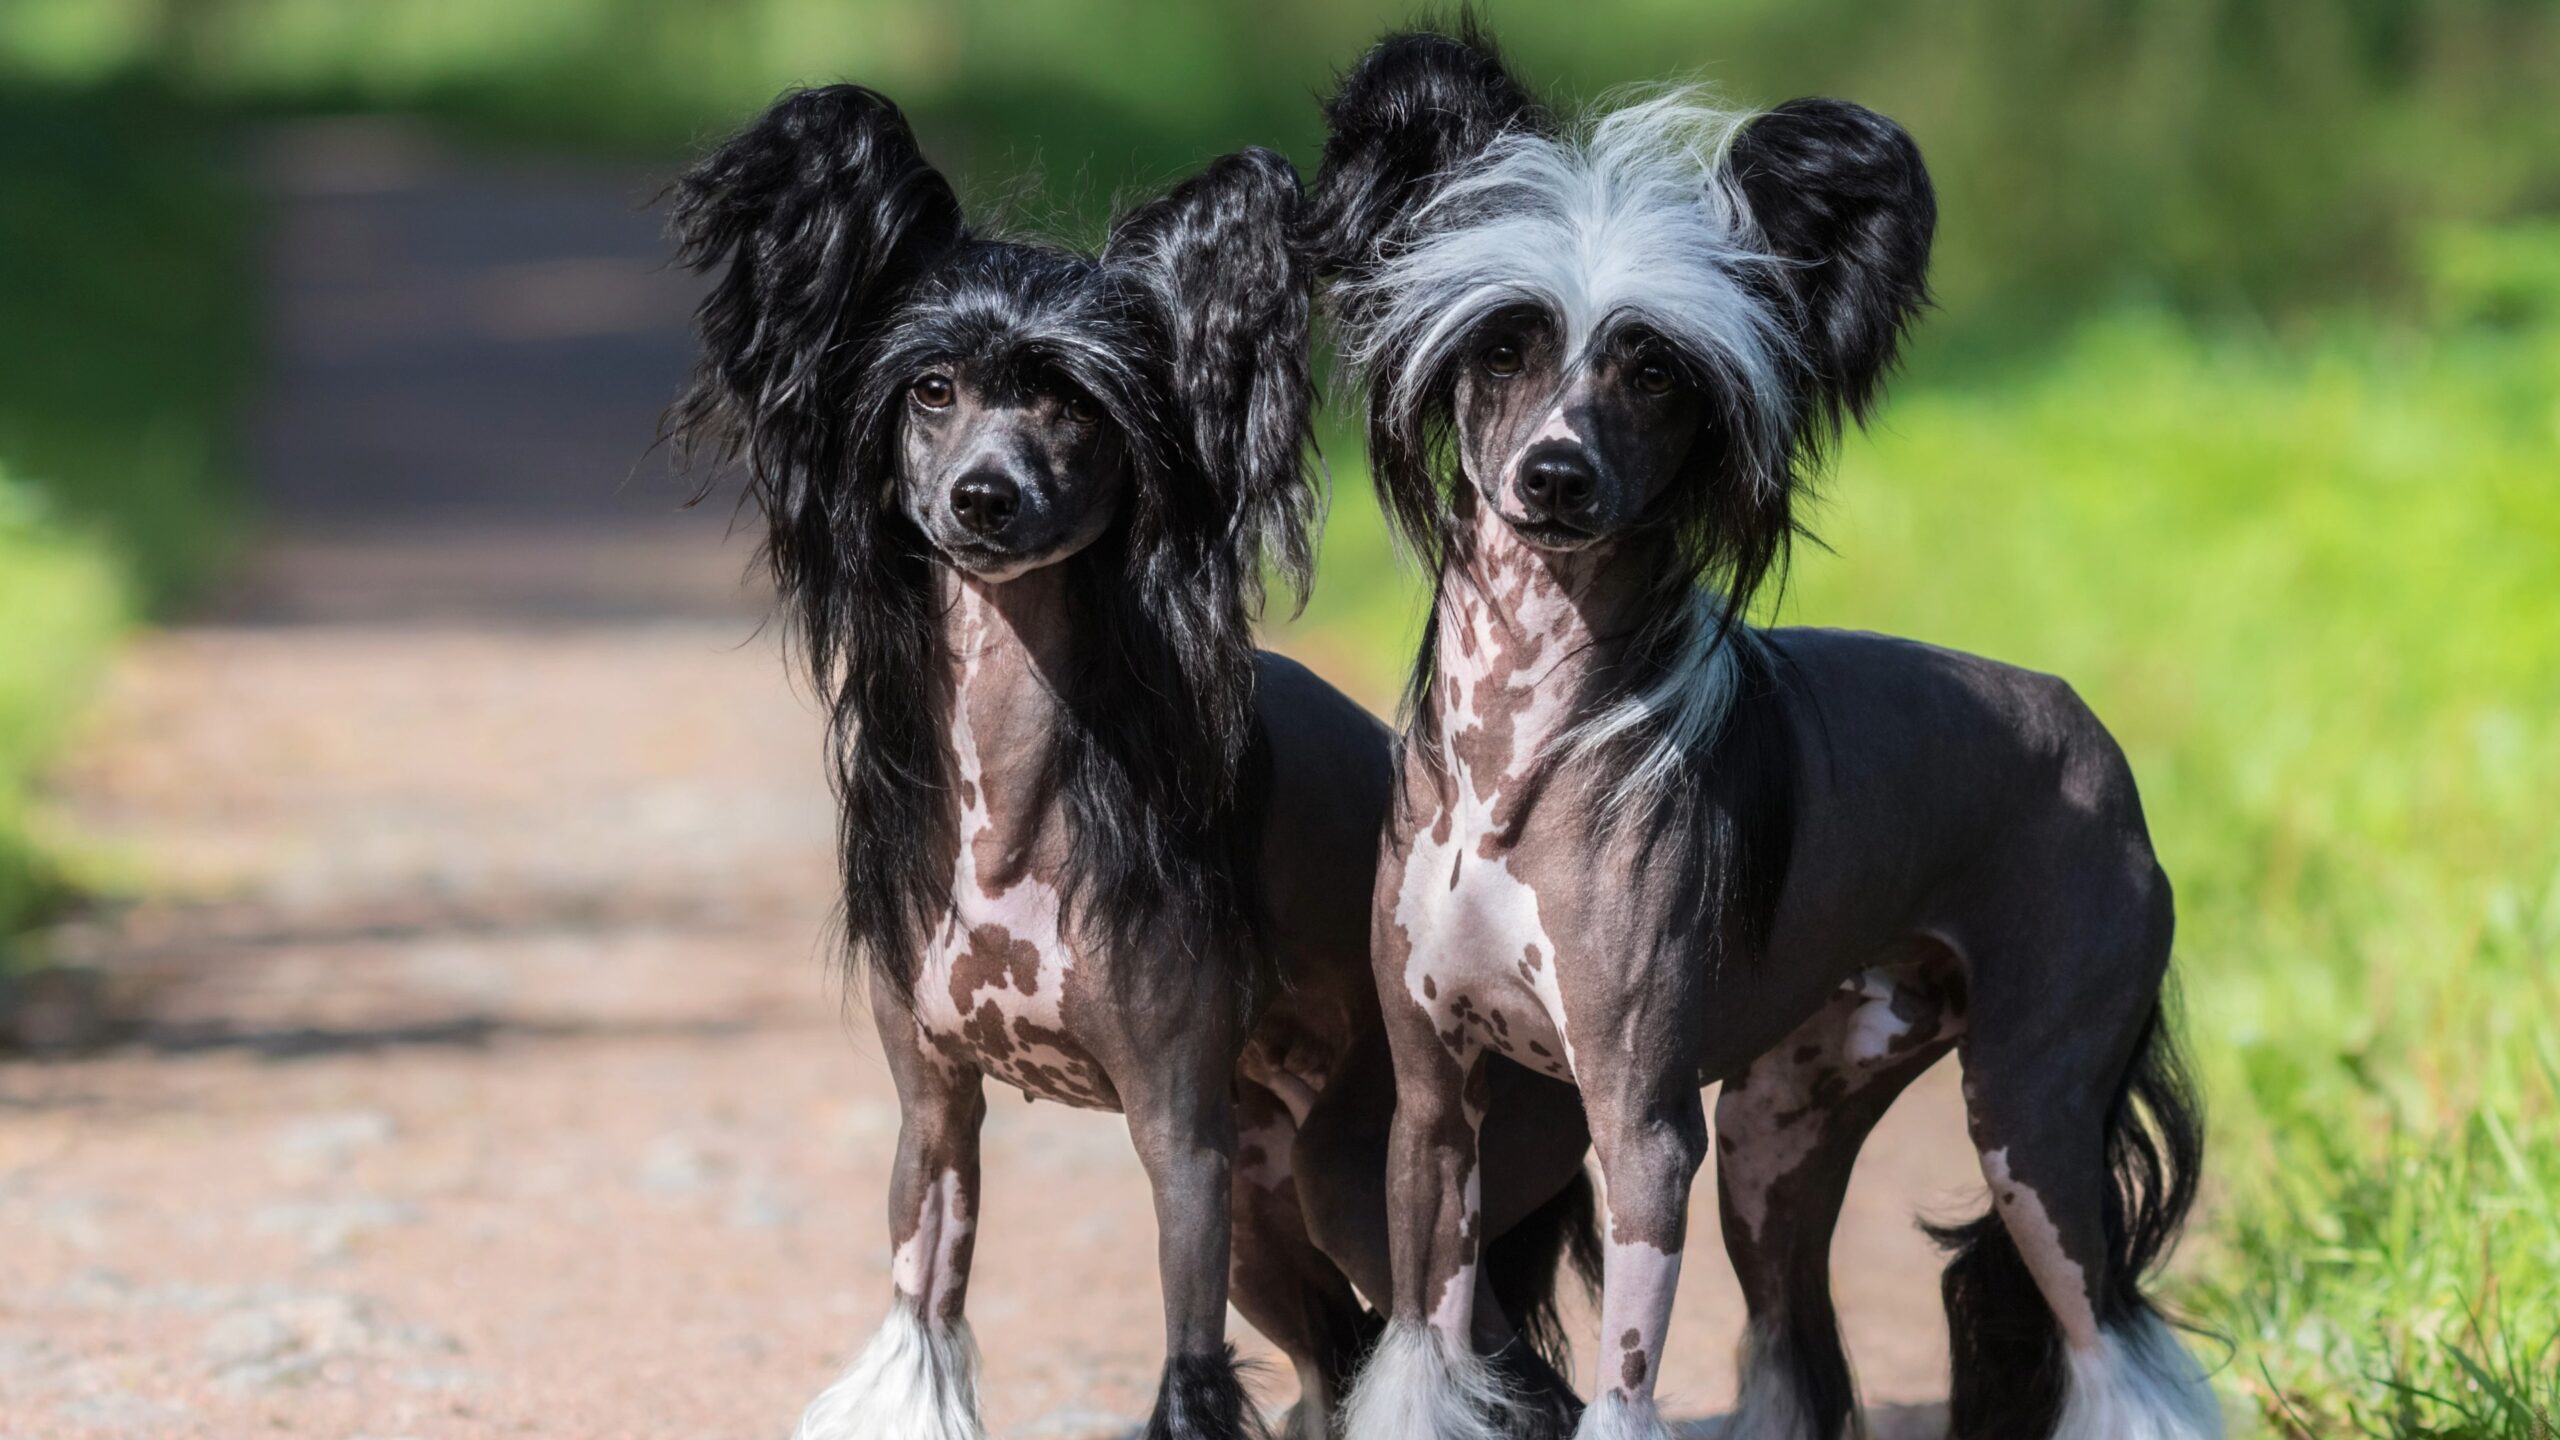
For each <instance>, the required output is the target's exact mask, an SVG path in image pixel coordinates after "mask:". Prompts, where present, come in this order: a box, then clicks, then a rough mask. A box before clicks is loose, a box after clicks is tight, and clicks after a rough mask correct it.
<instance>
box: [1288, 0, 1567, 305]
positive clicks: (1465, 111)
mask: <svg viewBox="0 0 2560 1440" xmlns="http://www.w3.org/2000/svg"><path fill="white" fill-rule="evenodd" d="M1324 118H1325V125H1326V129H1327V131H1328V134H1327V137H1326V139H1325V145H1324V163H1323V166H1322V167H1321V168H1320V169H1319V170H1318V171H1317V173H1316V185H1315V193H1314V196H1313V199H1312V202H1311V203H1310V205H1309V206H1308V214H1307V222H1306V224H1305V226H1304V227H1303V228H1302V230H1301V235H1302V237H1303V238H1302V243H1303V244H1304V245H1305V246H1306V248H1307V250H1308V252H1309V253H1310V254H1311V255H1313V256H1314V258H1315V260H1316V262H1317V264H1318V265H1319V266H1321V267H1322V268H1323V269H1325V270H1326V271H1328V272H1330V271H1333V270H1338V269H1348V270H1352V271H1355V272H1356V271H1358V270H1359V269H1361V268H1362V267H1365V266H1366V265H1368V264H1369V263H1370V262H1371V261H1373V260H1375V259H1376V258H1377V254H1378V246H1379V243H1380V242H1381V241H1383V240H1385V239H1386V238H1387V236H1388V235H1389V234H1390V233H1391V232H1392V231H1393V230H1394V229H1395V226H1396V223H1397V222H1398V221H1399V220H1401V219H1403V218H1404V216H1405V215H1406V214H1407V213H1409V212H1410V211H1411V210H1412V209H1413V207H1414V206H1416V205H1418V204H1420V203H1421V202H1422V201H1424V200H1426V199H1428V198H1429V197H1430V194H1431V191H1432V188H1433V186H1435V185H1436V184H1437V183H1438V182H1439V180H1440V178H1441V177H1443V176H1445V175H1447V174H1448V173H1449V172H1450V171H1451V170H1453V169H1455V168H1457V167H1458V166H1460V165H1463V164H1465V163H1466V162H1467V161H1469V160H1472V159H1474V158H1475V157H1476V156H1477V155H1479V154H1481V153H1483V151H1484V149H1485V147H1486V146H1488V145H1491V144H1492V143H1493V142H1494V140H1495V139H1497V138H1498V137H1500V136H1501V135H1502V134H1504V133H1505V132H1506V131H1511V130H1521V129H1527V130H1544V129H1546V128H1547V127H1548V126H1549V124H1550V123H1551V122H1550V121H1549V118H1548V116H1547V112H1546V109H1545V107H1543V106H1541V105H1540V104H1539V103H1538V101H1537V98H1536V97H1535V96H1533V95H1531V94H1530V93H1529V91H1528V88H1527V87H1526V86H1524V85H1522V84H1521V83H1520V81H1519V79H1518V78H1517V77H1515V76H1514V75H1513V74H1512V73H1511V71H1510V69H1509V68H1508V67H1506V66H1505V65H1504V64H1503V62H1502V53H1501V51H1500V50H1498V49H1497V48H1496V47H1495V45H1494V43H1493V38H1492V37H1491V36H1490V35H1487V34H1486V33H1485V32H1484V31H1483V29H1481V28H1480V27H1479V26H1478V25H1477V24H1476V23H1475V19H1474V17H1473V16H1468V17H1466V19H1465V20H1464V22H1463V23H1462V24H1461V25H1460V26H1459V31H1458V33H1457V34H1456V35H1454V36H1451V35H1440V34H1434V33H1432V32H1429V31H1411V32H1407V33H1404V34H1399V35H1390V36H1388V37H1387V38H1386V39H1384V40H1381V41H1379V42H1378V43H1377V44H1376V45H1375V46H1373V47H1371V49H1370V51H1369V53H1368V54H1366V55H1364V56H1362V57H1360V63H1358V64H1356V65H1354V66H1352V67H1351V71H1350V73H1349V74H1346V75H1344V76H1343V77H1342V83H1341V85H1340V86H1339V87H1337V88H1336V89H1335V91H1334V93H1333V96H1332V98H1331V99H1329V100H1327V101H1325V102H1324Z"/></svg>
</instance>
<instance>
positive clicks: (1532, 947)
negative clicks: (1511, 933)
mask: <svg viewBox="0 0 2560 1440" xmlns="http://www.w3.org/2000/svg"><path fill="white" fill-rule="evenodd" d="M1520 959H1521V962H1522V963H1524V964H1526V965H1527V966H1528V967H1529V968H1530V969H1532V970H1542V969H1544V968H1546V964H1547V957H1546V956H1544V955H1542V954H1540V953H1538V947H1537V945H1536V944H1535V943H1532V944H1529V945H1526V946H1523V947H1522V948H1521V951H1520Z"/></svg>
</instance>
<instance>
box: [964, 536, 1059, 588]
mask: <svg viewBox="0 0 2560 1440" xmlns="http://www.w3.org/2000/svg"><path fill="white" fill-rule="evenodd" d="M942 558H943V559H944V560H946V561H948V562H950V565H951V568H952V569H954V570H958V571H961V572H963V573H965V574H967V575H969V576H971V577H972V578H975V579H979V580H995V581H1003V580H1011V579H1013V578H1015V577H1016V576H1019V575H1023V574H1026V573H1028V572H1030V571H1033V570H1037V569H1039V568H1040V565H1041V562H1042V561H1043V560H1044V559H1045V558H1046V556H1045V555H1043V554H1042V553H1041V552H1040V551H1039V550H1037V549H1034V548H1028V547H1025V546H1020V545H1005V544H999V543H996V542H994V541H989V540H961V541H956V542H954V543H952V544H949V545H945V546H943V547H942Z"/></svg>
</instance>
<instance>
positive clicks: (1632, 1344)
mask: <svg viewBox="0 0 2560 1440" xmlns="http://www.w3.org/2000/svg"><path fill="white" fill-rule="evenodd" d="M1643 1343H1644V1332H1643V1331H1641V1330H1638V1329H1636V1328H1635V1327H1634V1326H1632V1325H1630V1326H1628V1327H1627V1333H1626V1334H1624V1335H1621V1336H1619V1337H1618V1348H1619V1349H1621V1350H1633V1349H1634V1348H1636V1347H1637V1346H1639V1345H1641V1344H1643Z"/></svg>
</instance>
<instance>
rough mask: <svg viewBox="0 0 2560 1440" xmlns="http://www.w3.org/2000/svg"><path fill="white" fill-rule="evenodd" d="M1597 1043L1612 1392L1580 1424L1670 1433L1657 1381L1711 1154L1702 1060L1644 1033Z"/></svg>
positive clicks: (1650, 1434) (1636, 1438)
mask: <svg viewBox="0 0 2560 1440" xmlns="http://www.w3.org/2000/svg"><path fill="white" fill-rule="evenodd" d="M1587 1050H1588V1052H1589V1054H1590V1060H1589V1063H1587V1064H1586V1066H1585V1067H1584V1075H1583V1096H1584V1103H1585V1104H1586V1105H1587V1106H1588V1108H1589V1113H1590V1117H1591V1143H1592V1148H1593V1149H1594V1150H1596V1151H1597V1152H1598V1153H1599V1157H1600V1179H1601V1193H1602V1194H1603V1195H1604V1196H1605V1197H1606V1203H1607V1213H1606V1215H1605V1217H1604V1220H1603V1225H1602V1234H1603V1235H1604V1236H1605V1237H1606V1244H1605V1247H1604V1249H1603V1252H1602V1253H1603V1256H1604V1264H1603V1267H1602V1271H1603V1276H1602V1285H1603V1289H1602V1294H1601V1299H1600V1394H1599V1396H1598V1398H1596V1399H1594V1400H1593V1401H1592V1402H1591V1406H1590V1408H1589V1409H1587V1410H1585V1411H1583V1412H1582V1425H1581V1428H1580V1429H1578V1430H1576V1431H1575V1432H1574V1434H1575V1435H1576V1437H1577V1440H1670V1436H1671V1430H1670V1428H1669V1427H1668V1426H1666V1425H1664V1424H1663V1422H1662V1417H1661V1415H1660V1414H1659V1413H1658V1412H1657V1411H1656V1409H1655V1408H1654V1401H1653V1387H1654V1382H1655V1381H1656V1380H1657V1379H1658V1378H1659V1377H1660V1375H1661V1371H1662V1351H1663V1340H1664V1337H1665V1335H1666V1334H1668V1332H1669V1331H1670V1329H1671V1301H1672V1299H1673V1297H1674V1296H1675V1295H1676V1294H1677V1293H1678V1292H1679V1288H1680V1258H1681V1252H1682V1250H1683V1248H1684V1243H1683V1242H1684V1240H1685V1238H1686V1235H1687V1232H1688V1227H1689V1194H1690V1191H1691V1189H1692V1188H1694V1186H1695V1185H1696V1183H1697V1178H1698V1167H1699V1166H1700V1165H1702V1164H1704V1163H1705V1161H1706V1158H1707V1115H1706V1105H1705V1102H1704V1101H1703V1099H1702V1098H1701V1097H1700V1095H1699V1093H1698V1087H1697V1078H1696V1077H1697V1074H1698V1068H1697V1065H1696V1064H1695V1063H1694V1061H1691V1060H1688V1059H1686V1058H1685V1055H1684V1052H1681V1051H1677V1050H1674V1049H1671V1048H1669V1047H1667V1046H1657V1047H1647V1046H1644V1045H1637V1046H1633V1047H1629V1048H1626V1049H1621V1050H1610V1049H1607V1048H1606V1047H1599V1046H1592V1047H1587ZM1662 1057H1670V1058H1669V1059H1667V1060H1666V1059H1664V1058H1662Z"/></svg>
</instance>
